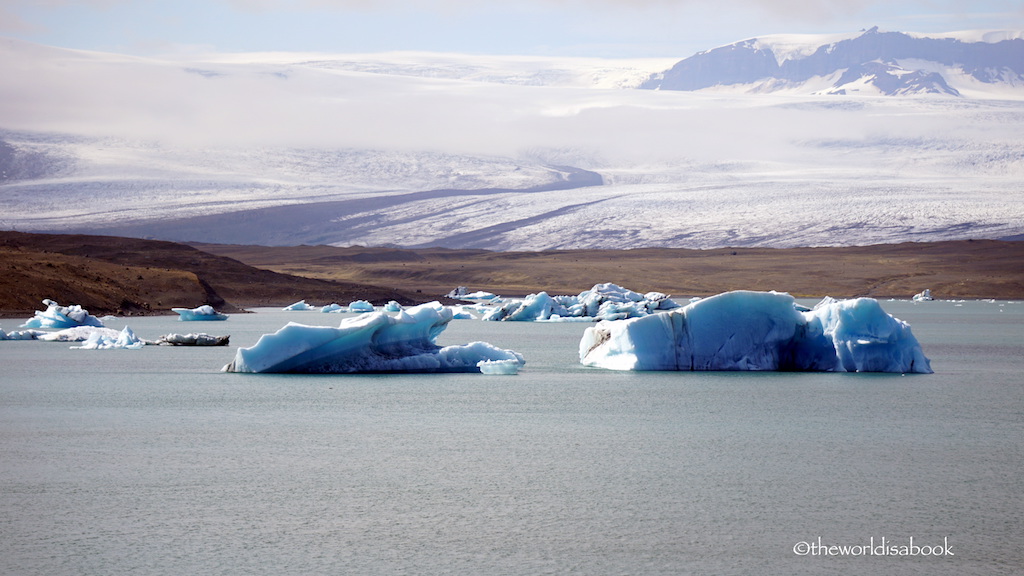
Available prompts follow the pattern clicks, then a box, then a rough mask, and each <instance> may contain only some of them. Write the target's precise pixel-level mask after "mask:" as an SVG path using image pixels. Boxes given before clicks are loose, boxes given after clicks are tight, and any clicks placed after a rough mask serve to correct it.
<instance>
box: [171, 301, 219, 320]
mask: <svg viewBox="0 0 1024 576" xmlns="http://www.w3.org/2000/svg"><path fill="white" fill-rule="evenodd" d="M171 310H172V311H174V312H177V313H178V320H181V321H186V322H193V321H202V320H227V319H228V315H227V314H221V313H219V312H217V311H216V310H214V309H213V306H210V305H209V304H204V305H202V306H200V307H198V308H171Z"/></svg>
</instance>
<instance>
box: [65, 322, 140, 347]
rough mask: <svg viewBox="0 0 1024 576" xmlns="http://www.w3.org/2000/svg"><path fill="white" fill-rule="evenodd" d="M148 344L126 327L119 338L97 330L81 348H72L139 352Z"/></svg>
mask: <svg viewBox="0 0 1024 576" xmlns="http://www.w3.org/2000/svg"><path fill="white" fill-rule="evenodd" d="M145 345H146V343H145V342H144V341H143V340H141V339H140V338H139V337H137V336H136V335H135V332H133V331H132V329H131V328H129V327H128V326H125V327H124V329H122V330H121V331H120V332H118V333H117V336H111V335H110V334H108V333H106V332H104V331H100V330H96V331H93V332H92V333H91V334H89V337H88V338H87V339H86V340H85V341H84V342H82V345H81V346H72V347H71V348H72V349H74V350H115V349H117V350H139V349H141V348H142V347H143V346H145Z"/></svg>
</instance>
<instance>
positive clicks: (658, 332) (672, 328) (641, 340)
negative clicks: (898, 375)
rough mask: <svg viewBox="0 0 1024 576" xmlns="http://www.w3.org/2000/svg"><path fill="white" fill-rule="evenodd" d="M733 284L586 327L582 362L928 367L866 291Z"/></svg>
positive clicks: (644, 366) (618, 366)
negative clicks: (822, 295)
mask: <svg viewBox="0 0 1024 576" xmlns="http://www.w3.org/2000/svg"><path fill="white" fill-rule="evenodd" d="M795 304H796V303H795V301H794V300H793V297H792V296H790V295H788V294H780V293H775V292H749V291H736V292H727V293H724V294H719V295H717V296H713V297H710V298H705V299H703V300H699V301H697V302H693V303H691V304H689V305H688V306H686V307H685V308H681V309H679V310H675V311H671V312H668V313H665V314H655V315H651V316H646V317H641V318H633V319H629V320H625V321H621V322H607V321H605V322H601V323H599V324H597V325H596V326H593V327H590V328H587V329H586V331H585V332H584V335H583V338H582V339H581V341H580V350H579V354H580V362H582V363H583V364H585V365H588V366H597V367H601V368H608V369H612V370H799V371H836V372H843V371H846V372H902V373H905V372H920V373H930V372H931V371H932V370H931V366H930V363H929V360H928V358H926V357H925V356H924V353H923V352H922V351H921V346H920V344H919V343H918V341H917V339H916V338H914V335H913V334H912V333H911V330H910V326H909V325H907V324H906V323H905V322H902V321H900V320H897V319H895V318H893V317H892V316H891V315H889V314H886V313H885V311H883V310H882V307H881V306H880V305H879V304H878V302H877V301H876V300H874V299H871V298H857V299H854V300H842V301H837V300H833V299H826V300H823V301H822V302H821V303H819V304H818V305H817V306H815V308H814V309H813V310H810V311H807V312H801V311H799V310H797V308H796V306H795Z"/></svg>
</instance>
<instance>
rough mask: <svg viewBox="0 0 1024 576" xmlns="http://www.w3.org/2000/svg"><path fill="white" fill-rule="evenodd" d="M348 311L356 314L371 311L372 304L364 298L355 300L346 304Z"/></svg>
mask: <svg viewBox="0 0 1024 576" xmlns="http://www.w3.org/2000/svg"><path fill="white" fill-rule="evenodd" d="M348 311H349V312H355V313H358V314H365V313H367V312H373V304H370V303H369V302H367V301H366V300H356V301H355V302H351V303H350V304H349V305H348Z"/></svg>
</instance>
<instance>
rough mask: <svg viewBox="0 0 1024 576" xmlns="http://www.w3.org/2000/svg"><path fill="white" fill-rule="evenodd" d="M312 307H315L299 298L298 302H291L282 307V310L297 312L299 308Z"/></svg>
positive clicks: (307, 308) (308, 308) (310, 308)
mask: <svg viewBox="0 0 1024 576" xmlns="http://www.w3.org/2000/svg"><path fill="white" fill-rule="evenodd" d="M312 309H313V307H312V306H310V305H309V304H306V301H305V300H299V301H298V302H296V303H294V304H289V305H287V306H285V307H284V308H282V310H284V311H286V312H295V311H299V310H312Z"/></svg>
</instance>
